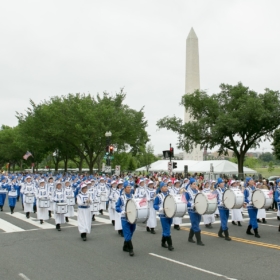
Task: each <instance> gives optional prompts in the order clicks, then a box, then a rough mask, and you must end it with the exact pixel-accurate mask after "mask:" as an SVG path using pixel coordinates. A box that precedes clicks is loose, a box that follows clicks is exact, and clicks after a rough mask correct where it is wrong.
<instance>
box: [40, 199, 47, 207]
mask: <svg viewBox="0 0 280 280" xmlns="http://www.w3.org/2000/svg"><path fill="white" fill-rule="evenodd" d="M49 207H50V201H49V200H48V199H39V208H49Z"/></svg>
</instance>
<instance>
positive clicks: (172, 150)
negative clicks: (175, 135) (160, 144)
mask: <svg viewBox="0 0 280 280" xmlns="http://www.w3.org/2000/svg"><path fill="white" fill-rule="evenodd" d="M169 151H170V157H174V149H173V147H170V150H169Z"/></svg>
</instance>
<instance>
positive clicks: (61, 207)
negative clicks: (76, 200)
mask: <svg viewBox="0 0 280 280" xmlns="http://www.w3.org/2000/svg"><path fill="white" fill-rule="evenodd" d="M67 206H68V205H67V203H56V214H66V213H67V212H68V207H67Z"/></svg>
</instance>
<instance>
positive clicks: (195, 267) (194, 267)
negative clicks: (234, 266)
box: [149, 253, 237, 280]
mask: <svg viewBox="0 0 280 280" xmlns="http://www.w3.org/2000/svg"><path fill="white" fill-rule="evenodd" d="M149 255H151V256H154V257H157V258H160V259H163V260H166V261H169V262H173V263H176V264H180V265H183V266H186V267H189V268H192V269H195V270H199V271H201V272H204V273H208V274H211V275H214V276H217V277H222V278H224V279H228V280H237V279H235V278H230V277H228V276H225V275H222V274H219V273H216V272H213V271H210V270H206V269H203V268H200V267H197V266H193V265H190V264H187V263H182V262H178V261H176V260H173V259H170V258H166V257H163V256H160V255H157V254H154V253H149Z"/></svg>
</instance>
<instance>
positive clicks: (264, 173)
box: [254, 166, 280, 178]
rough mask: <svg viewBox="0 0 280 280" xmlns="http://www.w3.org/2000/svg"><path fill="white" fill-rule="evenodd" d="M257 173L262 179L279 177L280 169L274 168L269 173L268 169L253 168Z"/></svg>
mask: <svg viewBox="0 0 280 280" xmlns="http://www.w3.org/2000/svg"><path fill="white" fill-rule="evenodd" d="M254 169H255V170H256V171H257V172H258V173H261V174H262V176H263V177H264V178H268V177H269V176H280V167H279V166H276V167H274V169H273V170H272V171H271V172H269V171H268V168H254Z"/></svg>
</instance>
